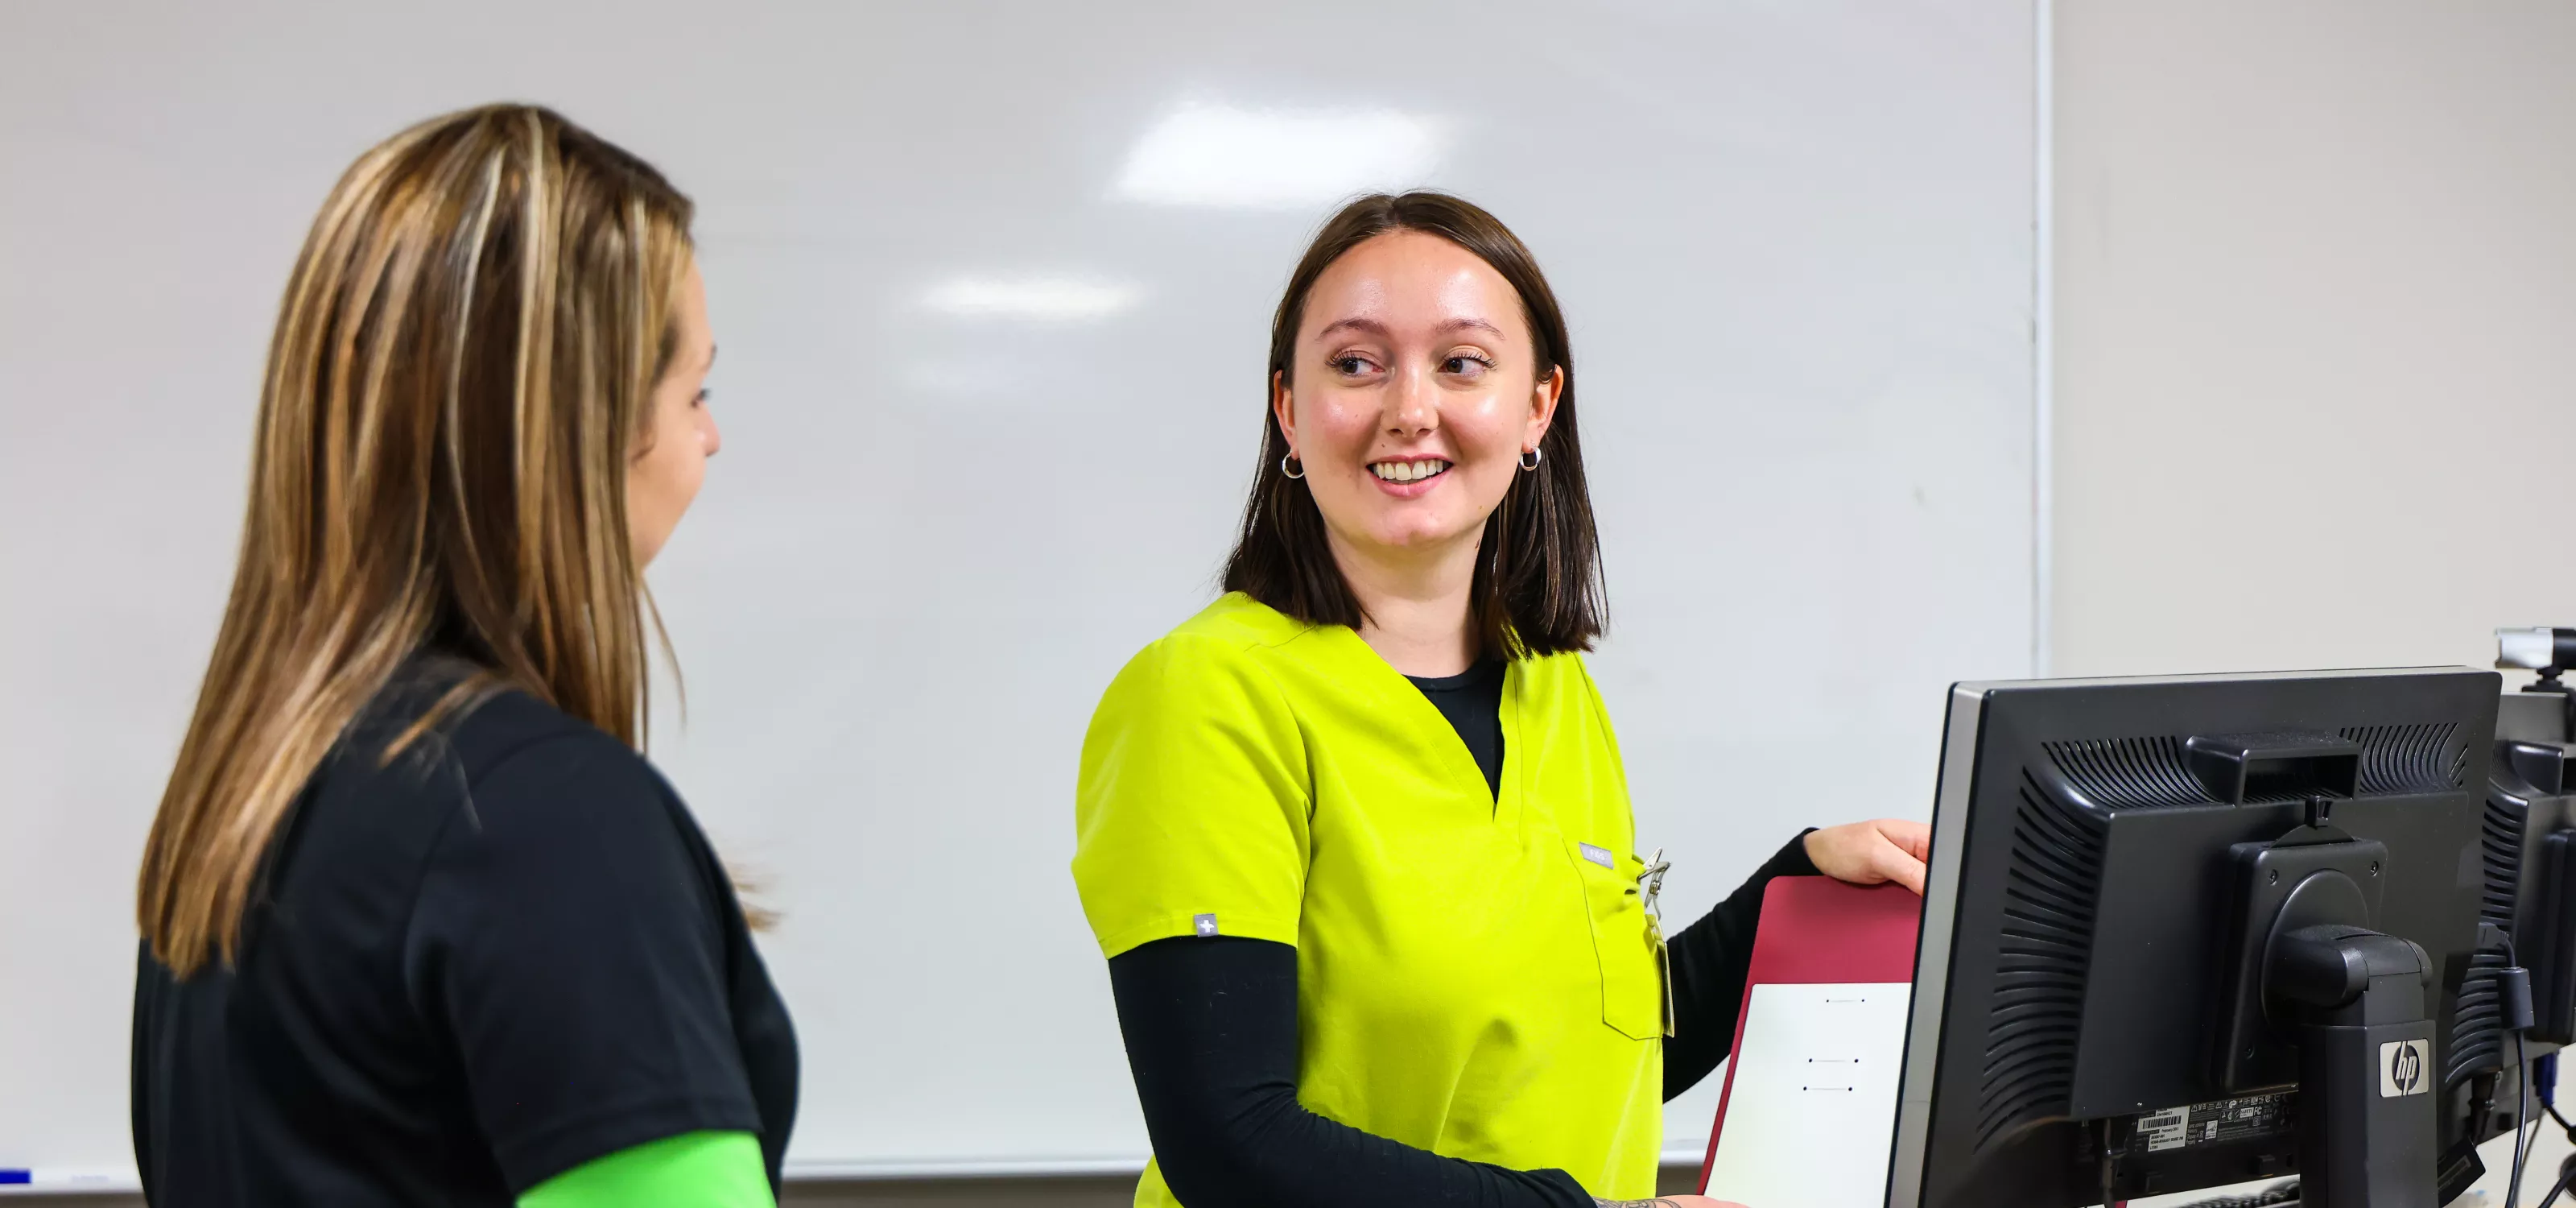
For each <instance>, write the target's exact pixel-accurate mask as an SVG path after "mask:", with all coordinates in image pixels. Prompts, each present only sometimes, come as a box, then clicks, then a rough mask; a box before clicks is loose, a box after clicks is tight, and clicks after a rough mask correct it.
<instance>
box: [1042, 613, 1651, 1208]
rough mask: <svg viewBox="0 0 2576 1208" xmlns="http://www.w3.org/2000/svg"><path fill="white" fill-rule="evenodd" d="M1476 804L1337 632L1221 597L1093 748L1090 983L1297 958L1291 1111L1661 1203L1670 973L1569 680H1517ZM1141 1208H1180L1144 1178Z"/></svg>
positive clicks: (1566, 671)
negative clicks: (1205, 940)
mask: <svg viewBox="0 0 2576 1208" xmlns="http://www.w3.org/2000/svg"><path fill="white" fill-rule="evenodd" d="M1496 719H1497V724H1498V727H1499V729H1500V732H1501V733H1500V739H1501V743H1500V745H1501V748H1502V750H1501V754H1502V759H1501V762H1500V767H1499V772H1500V775H1499V785H1495V784H1492V783H1489V782H1488V780H1487V778H1486V775H1485V773H1484V771H1483V770H1482V769H1481V768H1479V767H1478V766H1477V761H1476V759H1475V758H1474V757H1473V755H1472V754H1471V752H1470V750H1469V748H1468V746H1467V744H1466V743H1465V742H1462V741H1461V739H1460V735H1459V734H1458V732H1457V730H1456V729H1455V728H1454V727H1453V726H1452V725H1451V724H1450V722H1449V720H1448V719H1447V718H1446V717H1445V716H1443V714H1442V712H1441V710H1440V709H1439V708H1437V707H1436V706H1435V705H1434V704H1433V703H1432V701H1431V699H1429V698H1428V697H1427V696H1426V695H1425V694H1424V693H1423V692H1422V691H1420V690H1418V689H1417V688H1416V687H1415V686H1414V685H1413V684H1411V683H1409V682H1407V681H1406V679H1405V677H1403V676H1402V675H1400V674H1398V673H1397V672H1396V671H1395V670H1394V668H1392V667H1389V666H1388V665H1387V664H1386V662H1385V660H1383V659H1381V658H1379V657H1378V655H1377V654H1376V652H1375V651H1372V650H1370V649H1369V648H1368V646H1367V645H1366V644H1365V643H1363V642H1362V641H1360V639H1359V636H1358V635H1357V634H1355V633H1353V632H1352V631H1351V630H1350V629H1348V628H1346V627H1342V626H1310V625H1306V624H1303V623H1300V622H1297V621H1294V620H1291V619H1290V618H1288V617H1286V616H1283V615H1281V614H1280V613H1278V612H1277V611H1275V610H1273V609H1270V608H1269V607H1267V606H1265V605H1262V604H1259V603H1256V602H1254V601H1252V600H1250V599H1249V598H1246V597H1244V596H1241V595H1229V596H1226V597H1224V598H1223V599H1220V600H1219V601H1217V602H1216V603H1215V604H1213V605H1211V606H1210V607H1209V608H1208V609H1207V610H1206V611H1204V612H1202V613H1201V614H1200V615H1199V616H1197V617H1195V618H1193V619H1191V620H1190V621H1189V622H1187V623H1185V624H1183V625H1182V626H1181V627H1180V628H1178V629H1177V630H1175V631H1173V633H1171V634H1170V635H1169V636H1167V637H1165V638H1164V639H1162V640H1161V641H1158V642H1156V643H1154V644H1153V645H1151V646H1149V647H1147V648H1146V649H1145V650H1144V651H1143V652H1142V653H1140V654H1138V655H1137V656H1136V658H1135V659H1134V660H1133V661H1131V662H1130V663H1129V664H1128V666H1127V667H1126V669H1125V670H1124V671H1122V672H1121V673H1120V674H1119V676H1118V679H1117V680H1116V682H1115V683H1113V684H1112V685H1111V687H1110V688H1109V691H1108V692H1107V694H1106V695H1105V696H1104V697H1103V699H1102V701H1101V704H1100V708H1099V710H1098V712H1097V713H1096V714H1095V716H1094V718H1093V721H1092V726H1091V730H1090V732H1089V734H1088V735H1087V737H1086V740H1085V743H1084V748H1083V758H1082V770H1081V778H1080V783H1079V787H1078V790H1077V802H1076V826H1077V831H1078V846H1077V850H1076V854H1075V857H1074V864H1073V871H1074V878H1075V881H1076V884H1077V887H1078V888H1079V890H1080V891H1081V895H1082V900H1083V907H1084V911H1085V913H1086V915H1087V916H1088V917H1089V919H1090V922H1091V925H1092V928H1093V931H1094V933H1095V936H1096V937H1097V939H1098V940H1099V943H1100V947H1101V951H1102V953H1103V955H1105V956H1109V957H1115V956H1117V955H1119V954H1120V953H1123V952H1126V951H1128V950H1130V949H1133V948H1135V947H1137V946H1139V945H1142V944H1145V943H1149V942H1152V941H1154V940H1158V939H1166V938H1172V937H1181V936H1248V937H1251V938H1255V939H1264V940H1270V941H1273V942H1277V943H1282V944H1288V945H1292V946H1294V947H1295V948H1296V949H1297V950H1298V983H1297V985H1298V989H1297V992H1298V1013H1299V1017H1300V1022H1301V1027H1300V1031H1301V1033H1302V1035H1303V1036H1304V1037H1305V1040H1306V1043H1305V1046H1304V1049H1303V1051H1302V1052H1301V1054H1300V1057H1299V1062H1300V1069H1299V1080H1298V1099H1299V1101H1300V1102H1302V1103H1303V1104H1304V1105H1305V1106H1306V1107H1308V1108H1309V1109H1311V1110H1313V1111H1315V1112H1317V1113H1319V1114H1322V1115H1325V1116H1328V1117H1330V1118H1332V1119H1335V1120H1339V1121H1341V1122H1343V1123H1346V1124H1350V1125H1352V1126H1354V1127H1356V1128H1359V1129H1362V1130H1364V1131H1367V1132H1370V1133H1374V1134H1376V1135H1379V1136H1383V1137H1387V1138H1390V1139H1393V1140H1396V1141H1399V1142H1402V1143H1404V1144H1407V1145H1412V1146H1416V1147H1419V1148H1423V1149H1428V1150H1431V1151H1433V1152H1435V1153H1440V1154H1445V1155H1449V1156H1452V1157H1461V1158H1468V1159H1471V1160H1476V1161H1484V1162H1493V1163H1496V1164H1500V1165H1506V1166H1511V1167H1514V1168H1518V1169H1538V1168H1549V1167H1553V1168H1558V1169H1563V1170H1565V1171H1568V1172H1569V1173H1571V1174H1573V1175H1574V1176H1575V1177H1576V1178H1577V1179H1578V1180H1580V1181H1581V1182H1582V1184H1583V1185H1584V1186H1585V1187H1586V1188H1587V1189H1590V1190H1591V1191H1592V1192H1593V1193H1594V1194H1597V1195H1610V1196H1616V1197H1622V1198H1627V1197H1643V1196H1648V1195H1651V1194H1652V1193H1653V1188H1654V1176H1655V1166H1656V1160H1657V1150H1658V1148H1659V1146H1660V1143H1661V1121H1662V1113H1661V1101H1662V1096H1661V1090H1662V1050H1661V1043H1660V1042H1661V1038H1662V1036H1663V1034H1664V1017H1663V1010H1664V994H1663V983H1662V973H1661V969H1660V966H1659V964H1658V960H1657V955H1656V950H1655V947H1654V944H1653V941H1652V939H1651V938H1650V935H1649V931H1648V927H1647V919H1646V914H1645V911H1644V908H1643V906H1642V904H1641V902H1640V899H1639V896H1638V893H1637V877H1638V875H1639V874H1640V873H1641V872H1642V870H1643V862H1642V861H1640V860H1638V858H1637V856H1636V854H1635V850H1634V848H1635V844H1634V833H1633V821H1632V819H1631V816H1630V813H1629V803H1628V794H1627V785H1626V782H1625V778H1624V774H1623V773H1622V771H1621V768H1620V763H1619V755H1618V748H1617V743H1616V739H1615V738H1614V737H1613V735H1612V732H1611V729H1610V724H1609V719H1608V716H1607V714H1606V712H1605V711H1604V709H1603V707H1602V704H1601V700H1600V696H1599V694H1598V692H1597V691H1596V690H1595V688H1594V686H1593V683H1592V680H1591V677H1590V675H1589V673H1588V672H1587V671H1586V670H1585V668H1584V665H1583V661H1582V659H1581V658H1580V657H1579V656H1576V655H1571V654H1565V655H1552V656H1546V657H1540V658H1529V659H1521V660H1516V661H1514V662H1512V663H1510V664H1508V665H1507V666H1506V667H1505V668H1504V669H1503V682H1502V686H1501V693H1500V704H1499V708H1498V710H1497V713H1496ZM1138 1202H1139V1203H1146V1204H1155V1203H1169V1202H1171V1201H1170V1198H1169V1195H1168V1192H1167V1191H1165V1190H1163V1189H1162V1188H1161V1183H1160V1177H1159V1174H1158V1173H1156V1172H1155V1171H1153V1170H1149V1171H1148V1173H1147V1176H1146V1180H1145V1183H1144V1185H1143V1187H1142V1188H1141V1189H1140V1192H1139V1196H1138Z"/></svg>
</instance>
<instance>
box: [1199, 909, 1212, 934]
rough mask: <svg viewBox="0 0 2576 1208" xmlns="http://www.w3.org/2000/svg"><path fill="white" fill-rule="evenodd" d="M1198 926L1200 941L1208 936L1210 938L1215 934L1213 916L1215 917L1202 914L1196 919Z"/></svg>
mask: <svg viewBox="0 0 2576 1208" xmlns="http://www.w3.org/2000/svg"><path fill="white" fill-rule="evenodd" d="M1198 925H1199V938H1201V939H1205V938H1207V937H1208V936H1211V935H1215V934H1216V916H1215V915H1212V914H1203V915H1200V916H1199V917H1198Z"/></svg>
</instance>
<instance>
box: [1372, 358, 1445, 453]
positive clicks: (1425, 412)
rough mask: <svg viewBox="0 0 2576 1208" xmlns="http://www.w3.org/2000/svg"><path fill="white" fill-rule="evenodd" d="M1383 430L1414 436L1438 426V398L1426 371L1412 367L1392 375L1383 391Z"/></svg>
mask: <svg viewBox="0 0 2576 1208" xmlns="http://www.w3.org/2000/svg"><path fill="white" fill-rule="evenodd" d="M1385 406H1386V417H1385V419H1386V430H1387V431H1388V432H1389V433H1391V434H1393V435H1395V436H1398V437H1408V438H1409V437H1415V436H1420V435H1422V434H1423V433H1426V432H1429V431H1431V430H1432V429H1434V428H1437V427H1439V426H1440V395H1439V392H1438V391H1437V390H1436V389H1435V388H1434V387H1433V385H1432V382H1431V375H1430V373H1429V372H1428V371H1426V370H1424V369H1422V368H1421V367H1419V366H1416V367H1414V368H1412V369H1409V370H1407V371H1405V372H1403V373H1399V374H1396V375H1395V377H1394V380H1393V381H1392V382H1391V383H1389V385H1388V388H1387V392H1386V404H1385Z"/></svg>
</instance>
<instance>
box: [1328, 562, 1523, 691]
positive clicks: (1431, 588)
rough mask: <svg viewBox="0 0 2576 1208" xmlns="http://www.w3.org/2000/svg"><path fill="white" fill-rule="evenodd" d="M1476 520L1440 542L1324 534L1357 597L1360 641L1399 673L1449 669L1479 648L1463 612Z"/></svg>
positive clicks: (1472, 659) (1467, 663) (1464, 663)
mask: <svg viewBox="0 0 2576 1208" xmlns="http://www.w3.org/2000/svg"><path fill="white" fill-rule="evenodd" d="M1483 535H1484V534H1483V529H1482V526H1479V527H1478V528H1477V529H1474V530H1470V531H1469V532H1468V533H1467V534H1466V535H1465V536H1464V537H1463V538H1461V539H1460V540H1458V541H1456V542H1453V543H1451V544H1449V545H1447V546H1443V547H1439V548H1431V549H1383V548H1380V549H1363V548H1361V547H1359V546H1356V545H1354V544H1351V543H1348V542H1345V541H1343V540H1342V539H1341V538H1340V536H1339V535H1338V534H1334V535H1330V536H1329V538H1328V539H1329V540H1330V541H1331V544H1332V548H1333V561H1334V563H1335V564H1337V565H1338V566H1340V567H1341V571H1342V579H1343V581H1344V582H1347V583H1349V584H1350V585H1351V594H1352V595H1354V596H1357V597H1359V602H1360V611H1361V612H1362V613H1364V614H1366V615H1365V617H1364V619H1363V620H1362V621H1361V622H1360V640H1361V641H1363V642H1366V643H1368V645H1369V649H1371V650H1375V651H1377V654H1378V657H1379V658H1382V659H1385V660H1386V661H1387V663H1388V665H1390V666H1392V667H1394V668H1395V669H1396V670H1397V671H1400V672H1403V673H1404V674H1406V675H1418V676H1424V677H1432V676H1446V675H1457V674H1460V673H1462V672H1464V671H1466V670H1467V668H1469V667H1472V666H1474V665H1475V663H1476V659H1477V656H1478V655H1480V654H1482V653H1483V642H1482V641H1480V640H1479V638H1478V635H1477V633H1476V631H1475V626H1474V625H1473V623H1472V621H1471V617H1470V613H1471V610H1470V609H1469V607H1468V603H1469V596H1470V593H1471V592H1472V590H1473V589H1474V587H1475V584H1476V549H1477V546H1478V544H1479V543H1480V542H1481V540H1482V538H1483Z"/></svg>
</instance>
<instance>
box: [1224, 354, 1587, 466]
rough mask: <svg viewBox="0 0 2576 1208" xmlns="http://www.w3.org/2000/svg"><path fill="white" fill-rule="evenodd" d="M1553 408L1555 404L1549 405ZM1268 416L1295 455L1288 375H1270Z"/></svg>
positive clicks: (1294, 421) (1294, 414) (1294, 423)
mask: <svg viewBox="0 0 2576 1208" xmlns="http://www.w3.org/2000/svg"><path fill="white" fill-rule="evenodd" d="M1549 406H1550V407H1551V408H1553V407H1554V406H1555V404H1553V403H1550V404H1549ZM1270 416H1271V418H1273V419H1276V420H1278V421H1279V433H1280V435H1282V436H1285V437H1287V438H1288V452H1289V453H1290V454H1292V455H1295V454H1296V453H1297V408H1296V406H1295V404H1294V402H1293V401H1292V397H1291V395H1290V394H1289V392H1288V375H1287V374H1285V373H1280V372H1275V371H1274V372H1273V373H1271V375H1270Z"/></svg>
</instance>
